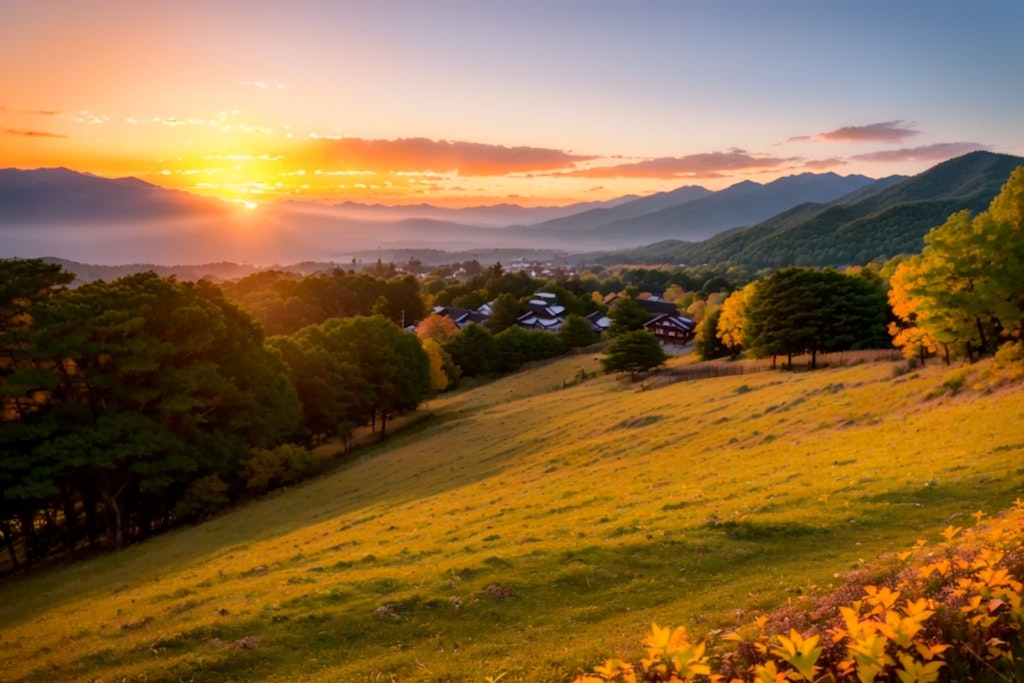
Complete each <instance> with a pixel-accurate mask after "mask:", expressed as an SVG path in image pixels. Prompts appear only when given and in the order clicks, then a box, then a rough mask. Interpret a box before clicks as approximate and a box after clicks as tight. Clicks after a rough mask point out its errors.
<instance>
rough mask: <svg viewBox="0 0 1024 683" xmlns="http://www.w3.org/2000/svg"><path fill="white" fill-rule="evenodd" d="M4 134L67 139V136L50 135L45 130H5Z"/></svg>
mask: <svg viewBox="0 0 1024 683" xmlns="http://www.w3.org/2000/svg"><path fill="white" fill-rule="evenodd" d="M0 130H3V132H4V133H6V134H7V135H19V136H21V137H23V138H66V137H67V135H61V134H60V133H49V132H47V131H44V130H19V129H16V128H3V129H0Z"/></svg>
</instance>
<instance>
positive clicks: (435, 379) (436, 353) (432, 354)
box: [422, 339, 454, 392]
mask: <svg viewBox="0 0 1024 683" xmlns="http://www.w3.org/2000/svg"><path fill="white" fill-rule="evenodd" d="M422 344H423V350H424V351H425V352H426V354H427V358H428V360H429V362H430V365H429V367H430V388H431V390H432V391H435V392H437V391H444V390H445V389H447V388H448V387H449V386H450V385H451V383H452V380H453V379H454V378H453V377H452V374H454V373H452V370H454V363H452V358H451V356H449V355H448V354H447V353H446V352H445V350H444V349H442V348H441V345H440V344H438V343H437V342H436V341H434V340H433V339H423V340H422ZM450 373H451V374H450Z"/></svg>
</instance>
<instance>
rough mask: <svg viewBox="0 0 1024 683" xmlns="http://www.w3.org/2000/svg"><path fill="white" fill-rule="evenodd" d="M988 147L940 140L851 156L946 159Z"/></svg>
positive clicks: (864, 158)
mask: <svg viewBox="0 0 1024 683" xmlns="http://www.w3.org/2000/svg"><path fill="white" fill-rule="evenodd" d="M980 149H988V146H987V145H982V144H980V143H977V142H938V143H936V144H934V145H924V146H922V147H911V148H905V149H888V150H882V151H880V152H869V153H867V154H857V155H855V156H852V157H850V158H851V159H853V160H854V161H883V162H897V161H945V160H946V159H951V158H953V157H956V156H960V155H961V154H967V153H968V152H976V151H978V150H980Z"/></svg>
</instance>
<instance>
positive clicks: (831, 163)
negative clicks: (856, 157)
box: [804, 157, 847, 170]
mask: <svg viewBox="0 0 1024 683" xmlns="http://www.w3.org/2000/svg"><path fill="white" fill-rule="evenodd" d="M846 163H847V162H846V160H845V159H840V158H839V157H832V158H831V159H811V160H808V161H805V162H804V168H809V169H811V170H820V169H823V168H835V167H836V166H844V165H845V164H846Z"/></svg>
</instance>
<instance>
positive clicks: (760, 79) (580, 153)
mask: <svg viewBox="0 0 1024 683" xmlns="http://www.w3.org/2000/svg"><path fill="white" fill-rule="evenodd" d="M739 5H742V8H733V9H737V11H724V10H722V9H721V8H720V5H719V3H712V2H703V1H695V2H692V3H691V2H685V3H678V2H663V1H659V0H652V1H651V2H647V3H640V4H639V5H634V4H632V3H615V2H610V1H605V0H595V2H581V1H579V0H565V1H564V2H556V3H541V2H534V1H532V0H524V2H523V3H521V4H520V3H505V4H502V3H493V4H490V3H470V2H463V1H459V0H443V1H441V2H438V3H417V2H412V1H411V0H390V1H382V2H375V3H361V2H354V1H352V2H349V1H343V2H320V1H317V0H301V1H298V2H295V3H279V2H271V1H269V0H254V1H253V2H251V3H248V4H247V5H246V11H245V12H244V13H240V12H238V11H237V7H238V6H237V5H236V4H235V3H231V2H218V1H209V2H198V1H197V0H180V1H179V2H176V3H170V4H167V3H139V2H129V1H128V0H96V1H95V2H79V1H77V0H34V1H31V2H30V1H27V0H0V167H16V168H26V169H27V168H40V167H52V166H65V167H68V168H71V169H73V170H77V171H83V172H89V173H94V174H97V175H101V176H106V177H123V176H135V177H138V178H141V179H143V180H145V181H147V182H151V183H154V184H157V185H161V186H165V187H169V188H174V189H181V190H186V191H188V192H193V193H197V194H205V195H212V196H216V197H221V198H224V199H228V200H232V201H238V202H240V203H244V204H246V205H253V204H261V203H266V202H272V201H278V200H287V199H297V200H303V201H317V202H325V203H337V202H344V201H357V202H379V203H386V204H410V203H419V202H427V203H433V204H439V205H448V206H468V205H478V204H493V203H499V202H513V203H519V204H522V205H555V204H567V203H572V202H578V201H588V200H605V199H610V198H613V197H618V196H622V195H626V194H650V193H653V192H658V191H665V190H671V189H674V188H676V187H679V186H681V185H687V184H695V185H703V186H705V187H708V188H710V189H720V188H722V187H726V186H728V185H731V184H733V183H736V182H738V181H740V180H743V179H751V180H755V181H759V182H766V181H770V180H773V179H775V178H777V177H780V176H784V175H791V174H794V173H801V172H805V171H814V172H824V171H835V172H837V173H840V174H843V175H845V174H849V173H862V174H865V175H869V176H871V177H882V176H886V175H891V174H895V173H904V174H907V173H916V172H920V171H922V170H924V169H925V168H927V167H929V166H931V165H934V164H935V163H938V162H940V161H943V160H945V159H947V158H951V157H953V156H957V155H958V154H962V153H966V152H968V151H972V150H975V149H991V150H993V151H1001V152H1008V153H1016V154H1020V153H1024V140H1022V138H1021V133H1020V130H1019V125H1018V121H1019V112H1020V111H1021V110H1024V94H1022V92H1021V89H1020V88H1016V89H1014V88H1007V87H1005V83H1006V80H1005V78H1003V77H1001V76H1000V74H1005V73H1007V72H1008V70H1011V69H1017V70H1018V71H1021V68H1022V63H1024V62H1022V58H1021V55H1020V53H1019V51H1018V50H1017V49H1016V47H1015V46H1016V45H1017V41H1016V40H1015V39H1012V36H1006V39H1007V45H1005V46H1004V45H1003V44H1002V43H1001V42H1000V35H998V34H1000V33H1003V32H1006V31H1008V30H1009V27H1011V26H1014V25H1016V26H1017V27H1018V28H1019V26H1020V25H1022V22H1021V21H1020V20H1021V19H1024V12H1022V10H1021V8H1020V6H1018V5H1017V4H1014V3H1005V2H999V1H997V0H992V1H991V2H989V1H987V0H986V1H983V2H981V3H979V4H978V5H977V6H974V9H973V10H972V14H970V15H969V16H966V17H965V16H960V14H959V10H958V6H957V5H956V4H955V3H945V2H937V3H923V4H922V3H921V2H913V1H912V2H908V3H906V5H905V6H904V5H901V6H900V7H899V8H892V7H891V6H890V5H888V4H886V3H876V2H867V3H865V4H864V5H862V6H861V7H859V8H857V9H856V10H855V11H854V10H851V9H849V8H841V7H838V6H834V5H832V4H831V3H821V5H823V6H819V5H817V4H816V5H809V4H807V3H793V4H782V5H779V6H774V7H766V3H760V2H750V1H747V0H741V1H739ZM915 5H920V6H922V7H923V6H925V5H926V6H927V8H928V9H929V10H930V12H928V13H926V14H927V16H924V15H922V13H921V12H920V11H916V10H915V7H914V6H915ZM739 9H743V11H738V10H739ZM918 9H920V7H918ZM883 17H884V21H881V19H882V18H883ZM993 31H995V32H996V34H993ZM944 36H945V37H946V38H948V40H946V39H944ZM954 39H955V41H956V42H957V44H958V45H961V46H962V48H963V49H958V50H956V51H950V50H947V49H946V48H945V47H944V46H948V45H949V44H950V42H949V41H952V40H954ZM971 45H975V47H974V48H971V47H970V46H971ZM953 52H955V53H956V54H955V59H954V55H953V54H952V53H953ZM1000 83H1002V85H1001V86H1000ZM954 91H955V92H956V97H955V98H951V96H950V93H951V92H954ZM979 102H982V103H984V106H977V103H979Z"/></svg>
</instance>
